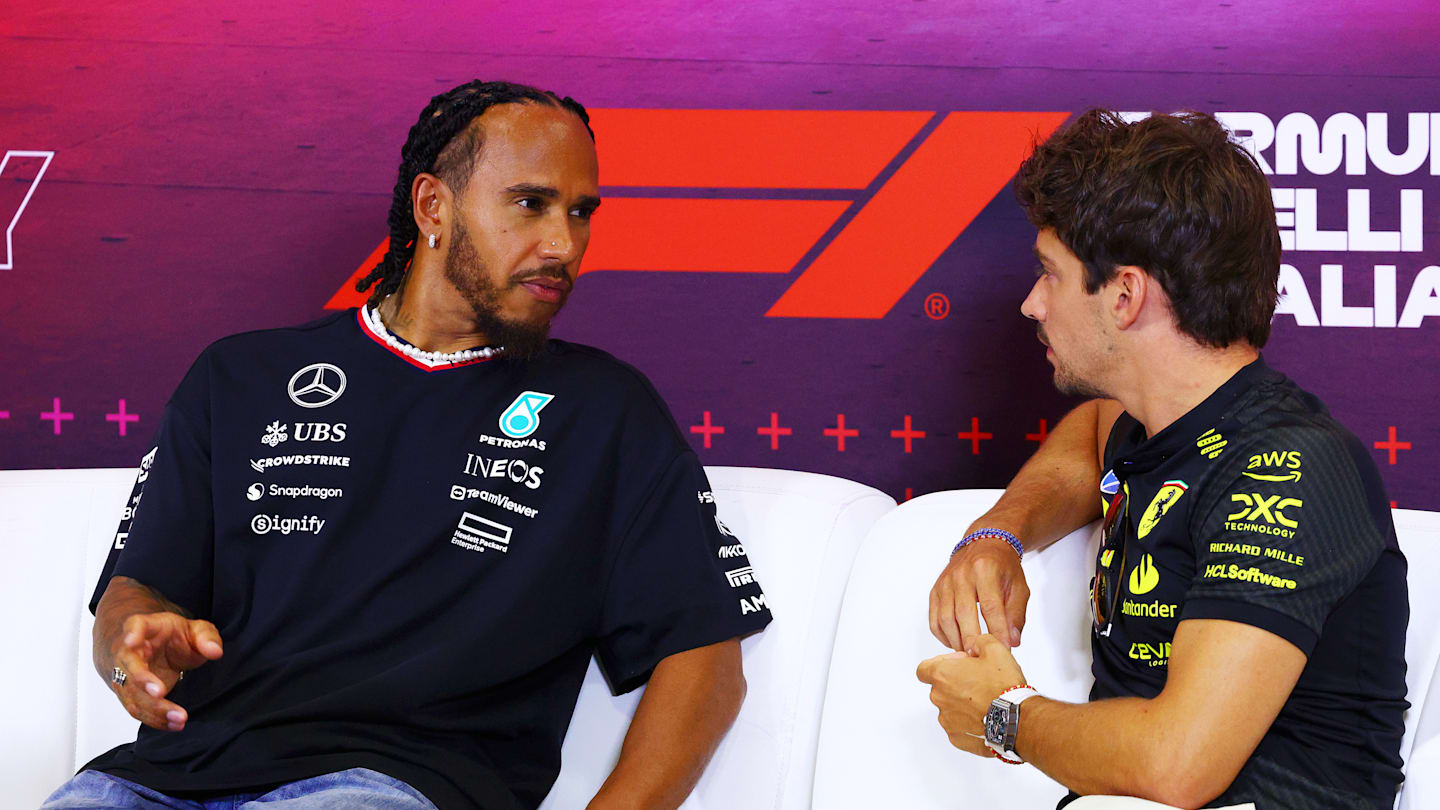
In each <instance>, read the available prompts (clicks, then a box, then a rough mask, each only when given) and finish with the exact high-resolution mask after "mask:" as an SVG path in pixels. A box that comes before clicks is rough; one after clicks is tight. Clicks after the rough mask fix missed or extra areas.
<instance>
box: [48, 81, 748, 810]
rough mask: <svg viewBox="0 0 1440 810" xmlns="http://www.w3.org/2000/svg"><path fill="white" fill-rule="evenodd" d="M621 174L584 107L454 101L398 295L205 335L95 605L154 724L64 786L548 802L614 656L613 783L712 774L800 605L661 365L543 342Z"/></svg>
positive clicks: (437, 139)
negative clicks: (581, 706) (690, 429)
mask: <svg viewBox="0 0 1440 810" xmlns="http://www.w3.org/2000/svg"><path fill="white" fill-rule="evenodd" d="M597 176H598V175H597V160H596V153H595V143H594V134H593V133H592V132H591V131H590V126H589V118H588V116H587V115H586V113H585V110H584V108H583V107H581V106H580V105H579V104H577V103H575V102H574V101H572V100H571V99H569V98H560V97H558V96H556V95H555V94H553V93H549V92H544V91H540V90H536V89H534V88H530V87H525V86H521V85H515V84H509V83H505V82H471V83H469V84H465V85H462V86H460V87H457V88H455V89H453V90H451V91H449V92H446V93H443V94H441V95H438V96H436V97H435V98H434V99H432V100H431V102H430V104H429V106H427V107H426V108H425V110H424V111H423V112H421V114H420V118H419V120H418V122H417V123H416V124H415V126H414V127H413V128H412V129H411V130H410V136H409V138H408V139H407V141H406V143H405V146H404V147H403V148H402V150H401V163H400V170H399V176H398V178H397V181H396V184H395V191H394V197H393V200H392V203H391V208H390V215H389V225H390V243H389V251H388V253H387V254H386V255H385V258H384V259H383V260H382V261H381V262H380V264H379V266H378V267H377V268H376V270H375V272H374V273H372V274H370V276H369V277H367V278H365V279H364V280H362V281H361V282H360V284H359V288H360V289H361V290H362V291H363V290H365V289H368V288H370V286H371V285H374V286H375V289H374V292H373V294H372V296H371V299H370V302H369V303H368V304H367V305H366V306H365V307H361V308H360V309H356V310H350V311H347V312H343V313H340V314H337V315H334V316H331V317H329V318H325V319H324V320H321V321H317V322H315V323H311V324H307V325H305V326H300V327H294V328H289V329H271V330H265V331H260V332H250V333H246V334H242V335H235V336H232V337H228V338H225V339H223V340H220V341H217V342H216V343H214V344H213V345H211V346H210V347H209V348H207V349H206V350H205V351H204V352H203V353H202V354H201V356H200V359H199V360H197V361H196V362H195V365H194V366H193V367H192V368H191V370H190V372H189V373H188V374H187V375H186V377H185V379H184V381H182V382H181V384H180V387H179V389H178V390H177V391H176V392H175V395H174V396H173V397H172V398H171V400H170V403H169V405H168V406H167V408H166V411H165V417H164V419H163V422H162V424H161V427H160V431H159V436H158V438H157V440H156V446H155V449H153V450H151V451H150V453H149V454H147V455H146V456H145V458H144V460H143V462H142V464H141V471H140V475H139V478H138V480H137V482H136V486H135V490H134V492H133V493H132V498H131V504H132V508H131V509H127V512H126V520H125V521H124V522H123V523H122V524H121V526H120V529H119V532H118V534H117V540H116V544H115V550H114V551H112V553H111V555H110V558H109V560H108V561H107V563H106V566H105V569H104V572H103V573H102V575H101V578H100V582H99V584H98V587H97V589H96V592H95V599H94V600H93V601H92V603H91V609H92V610H94V611H95V634H94V659H95V664H96V669H97V670H98V671H99V673H100V675H101V677H103V678H104V679H105V680H106V681H107V682H109V683H110V684H111V687H112V688H113V689H114V691H115V693H116V695H117V697H118V698H119V699H120V701H121V702H122V703H123V704H124V706H125V708H126V709H127V710H128V711H129V712H130V713H131V714H132V715H134V716H135V717H136V718H137V719H138V720H140V721H141V722H142V723H143V724H144V725H143V726H142V727H141V729H140V734H139V737H138V738H137V739H136V740H135V742H133V743H129V744H126V745H123V746H120V747H118V748H116V749H115V750H113V751H110V752H108V753H106V754H103V755H101V756H100V757H99V758H97V759H96V760H94V761H93V762H91V763H90V764H89V765H87V766H86V768H85V769H84V770H83V771H82V772H81V773H80V774H78V775H77V776H76V777H75V778H74V779H72V780H70V781H69V782H67V783H66V784H65V785H64V786H62V787H61V788H60V790H59V791H57V792H56V793H55V794H54V795H53V796H52V797H51V798H50V800H49V801H48V802H47V804H46V805H45V807H46V808H47V809H48V808H69V807H106V808H157V807H207V808H209V807H226V808H230V807H241V806H244V807H251V806H255V807H259V806H262V805H263V806H266V807H269V806H272V804H273V806H276V807H281V806H283V807H286V808H297V809H298V808H371V809H372V810H375V809H378V808H394V809H395V810H399V809H400V808H434V807H445V808H451V807H454V808H485V810H520V808H534V807H535V806H537V805H538V804H539V803H540V802H541V800H542V799H543V798H544V797H545V795H546V792H547V791H548V790H549V789H550V786H551V784H552V783H553V782H554V781H555V778H556V775H557V773H558V772H559V769H560V746H561V740H562V739H563V737H564V736H565V731H566V728H567V726H568V723H569V720H570V715H571V712H572V710H573V709H574V706H575V701H576V697H577V695H578V693H579V690H580V685H581V682H582V680H583V678H584V675H585V671H586V667H587V665H588V664H589V662H590V660H591V655H592V653H593V654H594V655H596V656H597V657H598V659H599V661H600V663H601V667H602V669H603V670H604V672H605V675H606V676H607V678H608V679H609V682H610V685H611V687H612V688H613V689H614V690H615V691H616V692H623V691H628V690H631V689H635V688H637V687H639V686H640V685H642V684H647V683H648V687H647V690H646V692H645V695H644V697H643V698H642V699H641V701H640V704H639V708H638V709H637V711H636V714H635V719H634V722H633V723H632V724H631V727H630V730H629V733H628V734H627V736H626V738H625V742H624V746H623V748H622V750H621V753H620V758H619V762H618V763H617V764H616V765H615V767H614V769H613V771H612V772H611V774H610V777H609V779H608V780H607V781H606V782H605V784H604V785H603V786H602V787H601V789H600V791H599V793H598V794H597V795H596V796H595V797H594V799H593V801H592V802H591V803H590V807H591V808H594V809H595V810H600V808H620V807H625V808H631V807H647V808H650V807H653V808H662V807H671V808H673V807H676V806H678V805H679V804H680V802H681V801H683V800H684V798H685V796H686V795H687V794H688V793H689V791H690V789H691V788H692V787H693V786H694V784H695V782H696V780H697V779H698V778H699V775H700V772H701V770H702V769H703V768H704V766H705V763H706V761H707V760H708V759H709V757H710V754H711V753H712V752H713V751H714V748H715V746H716V744H717V743H718V742H719V739H720V737H721V735H723V734H724V733H725V730H726V729H727V728H728V727H729V726H730V724H731V722H732V721H733V720H734V718H735V715H736V713H737V712H738V710H739V707H740V701H741V699H742V698H743V696H744V692H745V683H744V679H743V676H742V674H741V667H740V645H739V637H740V636H743V635H746V634H748V633H751V632H754V631H756V630H759V629H760V628H762V627H764V626H765V624H766V623H767V622H768V621H769V618H770V614H769V610H768V609H767V608H766V606H765V598H764V595H763V594H762V593H761V592H760V589H759V586H758V585H757V584H755V583H754V580H753V577H750V576H748V573H749V570H750V569H749V563H748V562H747V561H746V559H745V556H744V552H743V547H742V546H740V545H739V543H738V542H737V541H736V540H735V539H734V536H733V535H730V534H729V532H728V530H727V529H725V528H724V527H723V526H722V525H721V524H720V522H719V520H718V518H717V516H716V513H715V504H714V498H713V495H712V494H711V492H710V486H709V484H708V483H707V482H706V479H705V473H704V470H703V469H702V468H701V466H700V463H699V460H698V459H697V458H696V456H695V454H694V452H692V451H691V450H690V448H689V445H688V444H687V443H686V441H685V438H684V436H683V435H682V434H681V433H680V431H679V429H678V428H677V427H676V426H675V424H674V421H673V420H672V419H671V418H670V414H669V412H668V411H667V410H666V409H665V406H664V404H663V402H662V401H661V399H660V397H659V396H658V395H657V394H656V392H655V390H654V389H653V388H652V387H651V386H650V384H649V382H648V381H647V380H646V379H645V378H644V376H643V375H641V374H640V373H639V372H638V371H637V370H635V369H634V368H632V367H631V366H629V365H626V364H625V363H622V362H620V361H618V360H616V359H615V358H614V357H611V356H610V355H608V354H606V353H604V352H602V351H600V350H598V349H592V348H590V347H587V346H580V345H577V344H573V343H568V342H565V341H560V340H547V339H546V335H547V332H548V329H549V326H550V322H551V320H552V319H553V318H554V317H555V314H556V313H557V312H558V311H559V310H560V308H561V306H562V305H563V304H564V303H565V300H566V298H567V297H568V296H569V293H570V289H571V285H572V284H573V283H574V282H575V278H576V276H577V275H578V274H579V268H580V260H581V257H582V256H583V255H584V253H585V247H586V244H587V243H588V241H589V235H590V218H591V215H592V214H593V213H594V212H595V209H596V208H597V207H598V206H599V204H600V198H599V190H598V185H597V183H598V180H597ZM742 568H743V569H745V571H746V572H747V576H746V577H745V578H744V579H743V580H741V579H740V578H738V577H727V573H729V574H734V573H735V572H734V570H733V569H742ZM726 569H732V570H730V571H728V572H727V570H726ZM182 675H183V676H184V678H183V680H182Z"/></svg>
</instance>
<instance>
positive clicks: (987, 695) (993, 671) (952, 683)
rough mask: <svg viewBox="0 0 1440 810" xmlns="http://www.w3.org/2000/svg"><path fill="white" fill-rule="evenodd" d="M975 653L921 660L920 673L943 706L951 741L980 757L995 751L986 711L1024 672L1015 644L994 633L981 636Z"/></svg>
mask: <svg viewBox="0 0 1440 810" xmlns="http://www.w3.org/2000/svg"><path fill="white" fill-rule="evenodd" d="M973 646H974V648H975V652H974V654H970V653H964V652H953V653H946V654H944V655H937V656H935V657H934V658H930V659H927V660H925V661H922V662H921V663H920V666H919V667H918V668H917V669H916V670H915V677H917V678H919V679H920V680H921V681H922V682H924V683H927V684H930V702H931V703H933V704H935V707H936V708H937V709H939V710H940V718H939V719H940V726H941V727H942V728H944V729H945V734H946V735H947V736H949V738H950V744H951V745H953V746H955V747H956V748H959V749H960V750H961V751H968V752H969V753H971V754H976V755H979V756H986V757H988V756H994V753H993V752H992V751H991V750H990V749H989V748H987V747H986V746H985V713H986V711H988V710H989V708H990V702H991V701H992V700H994V699H995V698H997V697H999V696H1000V693H1002V692H1004V691H1005V690H1007V689H1009V688H1011V687H1013V686H1019V685H1021V684H1023V683H1025V673H1024V672H1022V671H1021V670H1020V664H1019V662H1017V661H1016V660H1015V656H1014V655H1012V654H1011V653H1010V647H1009V646H1008V645H1006V644H1005V643H1004V642H1002V641H1000V640H999V639H997V638H995V637H994V636H992V635H990V634H988V633H987V634H985V635H981V636H977V637H976V638H975V641H974V644H973Z"/></svg>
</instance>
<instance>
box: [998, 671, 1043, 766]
mask: <svg viewBox="0 0 1440 810" xmlns="http://www.w3.org/2000/svg"><path fill="white" fill-rule="evenodd" d="M1038 694H1040V693H1039V692H1038V691H1036V689H1035V688H1034V687H1032V686H1030V685H1029V684H1023V683H1022V684H1018V685H1016V686H1012V687H1010V688H1009V689H1006V690H1005V691H1004V692H1001V693H1000V695H999V696H998V697H996V698H995V700H993V701H991V706H992V707H998V708H1001V709H1002V710H1007V719H1008V722H1007V723H1006V726H1007V727H1006V729H1005V739H1004V740H1003V742H998V743H997V742H995V741H992V740H990V739H989V738H988V737H987V738H986V740H985V745H986V747H988V748H989V749H990V750H991V751H994V752H995V756H996V758H997V759H999V760H1000V761H1001V762H1004V763H1007V764H1010V765H1019V764H1021V763H1023V762H1024V761H1025V760H1024V759H1021V758H1020V756H1019V755H1017V754H1016V753H1015V738H1016V736H1017V735H1018V734H1019V730H1020V704H1021V703H1024V702H1025V701H1026V700H1029V699H1030V698H1032V697H1035V696H1036V695H1038ZM1001 704H1006V705H1003V706H1002V705H1001Z"/></svg>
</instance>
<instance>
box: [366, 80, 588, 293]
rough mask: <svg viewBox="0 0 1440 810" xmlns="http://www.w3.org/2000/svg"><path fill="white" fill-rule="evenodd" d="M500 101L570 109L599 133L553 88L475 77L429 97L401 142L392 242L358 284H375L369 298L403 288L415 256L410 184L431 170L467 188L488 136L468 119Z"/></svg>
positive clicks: (459, 187)
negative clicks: (383, 255)
mask: <svg viewBox="0 0 1440 810" xmlns="http://www.w3.org/2000/svg"><path fill="white" fill-rule="evenodd" d="M496 104H545V105H548V106H551V107H558V108H560V109H564V110H569V111H570V112H573V113H575V115H576V116H578V117H579V118H580V120H581V121H583V122H584V123H585V129H586V130H587V131H588V132H589V133H590V138H591V139H592V140H593V139H594V138H595V131H594V130H593V129H590V115H589V114H588V113H586V112H585V108H584V107H582V106H580V102H578V101H576V100H575V99H572V98H570V97H569V96H565V97H564V98H561V97H560V96H557V95H556V94H554V93H552V92H550V91H549V90H539V89H536V88H534V87H529V86H527V85H523V84H514V83H512V82H482V81H480V80H478V79H477V80H475V81H472V82H467V83H466V84H462V85H460V86H459V87H456V88H454V89H453V90H448V91H446V92H444V93H441V94H440V95H438V96H435V97H434V98H432V99H430V103H429V104H428V105H426V107H425V109H423V110H421V111H420V118H419V120H418V121H416V122H415V126H413V127H411V128H410V135H409V137H407V138H406V139H405V145H404V146H402V147H400V170H399V172H398V176H397V177H396V178H395V192H394V196H393V197H392V199H391V201H390V217H389V223H390V247H389V249H388V250H386V252H385V257H384V258H382V259H381V260H380V263H379V264H377V265H376V266H375V269H374V270H371V271H370V274H369V275H367V276H365V277H364V278H362V279H360V281H358V282H356V284H355V289H356V291H358V292H365V291H366V290H367V289H370V287H371V285H374V287H375V288H374V290H372V291H371V293H370V303H372V304H373V303H376V302H378V301H379V300H380V299H382V298H384V297H385V296H387V295H389V294H391V293H393V292H395V291H396V290H397V289H399V288H400V282H401V280H402V279H404V277H405V272H406V270H408V269H409V267H410V260H411V259H412V258H414V255H415V239H416V238H417V237H418V236H419V233H420V229H419V228H418V227H417V226H416V225H415V216H414V214H413V212H412V206H413V203H412V201H411V199H410V188H411V186H413V185H414V184H415V177H416V175H418V174H420V173H421V172H431V173H433V174H435V175H436V176H437V177H439V178H440V179H441V180H444V181H445V185H447V186H449V187H450V188H451V190H452V191H454V192H455V194H456V195H457V196H458V195H459V194H462V193H464V191H465V186H466V184H467V183H468V182H469V180H470V174H471V172H473V171H474V170H475V161H476V160H478V159H479V157H480V149H481V147H482V146H483V145H484V135H483V134H482V133H481V132H480V130H479V129H477V128H474V127H471V126H470V123H471V122H472V121H474V120H475V119H476V118H479V117H480V116H481V115H483V114H484V113H485V111H486V110H488V109H490V108H491V107H493V106H495V105H496Z"/></svg>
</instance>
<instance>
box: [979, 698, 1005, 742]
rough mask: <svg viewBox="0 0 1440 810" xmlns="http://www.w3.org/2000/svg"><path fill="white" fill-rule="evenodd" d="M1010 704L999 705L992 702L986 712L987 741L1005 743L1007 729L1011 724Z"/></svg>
mask: <svg viewBox="0 0 1440 810" xmlns="http://www.w3.org/2000/svg"><path fill="white" fill-rule="evenodd" d="M1009 720H1010V711H1009V706H997V705H995V704H994V703H992V704H990V710H989V711H987V712H985V741H986V742H988V743H993V744H995V745H1004V744H1005V729H1006V726H1008V725H1009Z"/></svg>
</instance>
